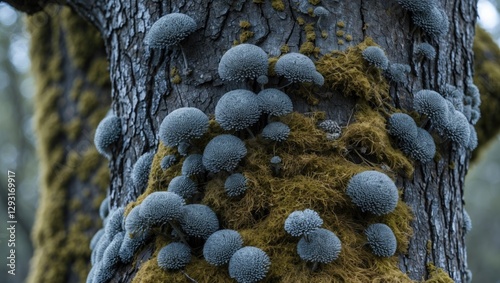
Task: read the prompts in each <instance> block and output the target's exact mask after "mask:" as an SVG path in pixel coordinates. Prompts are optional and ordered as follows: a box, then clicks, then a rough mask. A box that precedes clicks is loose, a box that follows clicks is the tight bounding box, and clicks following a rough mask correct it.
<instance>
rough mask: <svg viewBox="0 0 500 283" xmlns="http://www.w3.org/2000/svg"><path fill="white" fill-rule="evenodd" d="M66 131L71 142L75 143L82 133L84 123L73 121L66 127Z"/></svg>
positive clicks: (77, 120)
mask: <svg viewBox="0 0 500 283" xmlns="http://www.w3.org/2000/svg"><path fill="white" fill-rule="evenodd" d="M64 130H65V132H66V135H67V136H68V139H69V140H70V141H75V140H76V139H77V138H78V136H79V135H80V134H81V132H82V121H81V120H80V119H73V120H71V121H70V122H69V123H68V124H66V125H64Z"/></svg>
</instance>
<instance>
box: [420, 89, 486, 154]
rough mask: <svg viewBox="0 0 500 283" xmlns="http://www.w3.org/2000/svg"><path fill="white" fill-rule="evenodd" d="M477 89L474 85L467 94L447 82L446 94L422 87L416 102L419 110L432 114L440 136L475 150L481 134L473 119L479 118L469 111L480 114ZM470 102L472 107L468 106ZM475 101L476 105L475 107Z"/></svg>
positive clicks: (431, 120)
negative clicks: (477, 133)
mask: <svg viewBox="0 0 500 283" xmlns="http://www.w3.org/2000/svg"><path fill="white" fill-rule="evenodd" d="M476 90H477V88H475V86H474V85H471V86H470V88H469V89H468V94H466V95H463V93H462V92H461V91H459V90H458V89H455V88H453V87H450V86H447V88H446V90H445V95H446V98H445V97H443V96H441V94H440V93H438V92H436V91H433V90H428V89H424V90H420V91H419V92H417V93H416V94H415V96H414V100H413V106H414V109H415V110H416V111H417V112H418V113H419V114H421V115H425V116H427V118H429V120H430V123H431V125H432V127H433V128H434V129H435V130H436V131H437V133H438V134H439V135H440V136H442V137H444V138H445V139H446V140H450V141H452V142H455V143H457V144H459V145H462V146H464V147H466V148H467V149H470V150H472V149H474V148H475V147H476V146H477V135H476V131H475V130H474V127H471V125H470V124H469V123H471V124H474V122H477V121H473V120H472V118H471V117H469V118H467V116H466V115H468V113H471V112H470V110H471V109H474V111H477V113H478V114H477V115H479V105H480V99H479V92H478V91H476ZM469 93H470V94H469ZM474 100H475V102H474ZM469 102H470V104H468V103H469ZM468 105H471V107H467V106H468ZM472 105H473V106H474V107H475V108H472ZM468 110H469V111H468Z"/></svg>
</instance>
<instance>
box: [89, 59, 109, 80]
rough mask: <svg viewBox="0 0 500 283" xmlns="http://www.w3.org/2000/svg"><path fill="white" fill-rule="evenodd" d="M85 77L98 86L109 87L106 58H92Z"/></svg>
mask: <svg viewBox="0 0 500 283" xmlns="http://www.w3.org/2000/svg"><path fill="white" fill-rule="evenodd" d="M87 79H88V81H89V82H91V83H92V84H94V85H96V86H98V87H109V86H110V79H109V71H108V60H107V59H106V58H104V57H103V58H97V59H95V60H92V62H91V63H90V67H89V69H88V72H87Z"/></svg>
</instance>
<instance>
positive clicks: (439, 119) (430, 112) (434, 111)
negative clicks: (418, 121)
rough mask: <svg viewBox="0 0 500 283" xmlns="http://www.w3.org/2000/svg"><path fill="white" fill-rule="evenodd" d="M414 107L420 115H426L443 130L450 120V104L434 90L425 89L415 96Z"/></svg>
mask: <svg viewBox="0 0 500 283" xmlns="http://www.w3.org/2000/svg"><path fill="white" fill-rule="evenodd" d="M413 107H414V108H415V111H417V112H418V113H419V114H423V115H426V116H427V117H429V118H430V119H431V121H432V122H433V124H434V125H435V126H436V127H438V128H440V129H441V128H443V127H444V124H445V123H446V121H447V120H448V104H447V103H446V100H445V99H444V98H443V97H442V96H441V94H439V93H438V92H435V91H433V90H429V89H423V90H420V91H419V92H417V93H416V94H415V97H414V98H413Z"/></svg>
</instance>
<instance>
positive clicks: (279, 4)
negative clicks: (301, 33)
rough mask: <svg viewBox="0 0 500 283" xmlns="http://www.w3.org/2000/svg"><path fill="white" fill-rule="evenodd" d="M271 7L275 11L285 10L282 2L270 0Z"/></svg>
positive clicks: (281, 0) (280, 0)
mask: <svg viewBox="0 0 500 283" xmlns="http://www.w3.org/2000/svg"><path fill="white" fill-rule="evenodd" d="M271 6H272V7H273V9H274V10H276V11H280V12H281V11H284V10H285V3H283V0H271Z"/></svg>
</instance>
